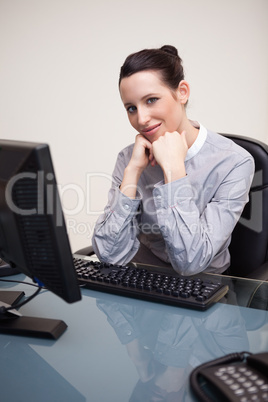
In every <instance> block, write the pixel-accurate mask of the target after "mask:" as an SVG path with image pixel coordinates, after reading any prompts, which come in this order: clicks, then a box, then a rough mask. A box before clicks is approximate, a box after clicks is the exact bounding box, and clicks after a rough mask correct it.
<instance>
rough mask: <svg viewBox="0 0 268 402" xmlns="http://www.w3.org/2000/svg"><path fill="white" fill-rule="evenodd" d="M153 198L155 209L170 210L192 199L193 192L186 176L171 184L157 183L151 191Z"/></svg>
mask: <svg viewBox="0 0 268 402" xmlns="http://www.w3.org/2000/svg"><path fill="white" fill-rule="evenodd" d="M153 197H154V203H155V207H156V208H157V209H158V208H169V207H171V208H172V207H173V206H175V205H176V204H178V203H182V202H184V201H189V200H190V199H192V198H193V197H194V191H193V188H192V185H191V183H190V181H189V178H188V176H185V177H182V178H181V179H178V180H175V181H172V182H171V183H166V184H165V183H164V182H163V181H161V182H158V183H157V184H155V188H154V189H153Z"/></svg>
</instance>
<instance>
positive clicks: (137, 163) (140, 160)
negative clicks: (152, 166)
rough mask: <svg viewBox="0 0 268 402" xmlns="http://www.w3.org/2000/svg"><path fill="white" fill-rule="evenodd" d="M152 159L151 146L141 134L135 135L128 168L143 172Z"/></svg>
mask: <svg viewBox="0 0 268 402" xmlns="http://www.w3.org/2000/svg"><path fill="white" fill-rule="evenodd" d="M153 159H154V157H153V149H152V144H151V143H150V141H148V140H147V139H146V138H145V137H144V136H143V135H142V134H138V135H136V139H135V145H134V148H133V152H132V156H131V159H130V161H129V164H128V166H129V167H131V168H132V169H135V170H137V171H140V173H142V172H143V170H144V169H145V168H146V167H147V166H148V164H149V163H150V162H152V161H153Z"/></svg>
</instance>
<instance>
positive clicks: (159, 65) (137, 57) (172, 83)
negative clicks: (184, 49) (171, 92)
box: [119, 45, 184, 89]
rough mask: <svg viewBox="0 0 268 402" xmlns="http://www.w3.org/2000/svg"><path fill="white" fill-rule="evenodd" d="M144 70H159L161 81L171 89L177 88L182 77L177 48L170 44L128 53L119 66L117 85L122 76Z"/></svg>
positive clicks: (180, 61)
mask: <svg viewBox="0 0 268 402" xmlns="http://www.w3.org/2000/svg"><path fill="white" fill-rule="evenodd" d="M144 70H155V71H159V72H160V73H161V76H162V80H163V82H164V83H165V84H166V85H167V86H168V87H170V88H171V89H177V88H178V85H179V83H180V81H181V80H183V79H184V72H183V67H182V60H181V58H180V56H179V55H178V51H177V49H176V48H175V47H174V46H170V45H165V46H162V47H161V48H160V49H144V50H141V51H139V52H137V53H132V54H130V55H129V56H128V57H127V58H126V60H125V62H124V64H123V66H122V67H121V70H120V76H119V85H120V83H121V80H122V79H123V78H126V77H129V76H131V75H132V74H135V73H138V72H139V71H144Z"/></svg>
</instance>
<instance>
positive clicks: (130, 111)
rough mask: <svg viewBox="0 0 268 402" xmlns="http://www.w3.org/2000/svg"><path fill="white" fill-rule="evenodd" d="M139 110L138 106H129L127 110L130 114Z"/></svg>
mask: <svg viewBox="0 0 268 402" xmlns="http://www.w3.org/2000/svg"><path fill="white" fill-rule="evenodd" d="M136 110H137V108H136V106H129V107H128V108H127V112H128V113H134V112H135V111H136Z"/></svg>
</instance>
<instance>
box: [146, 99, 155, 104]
mask: <svg viewBox="0 0 268 402" xmlns="http://www.w3.org/2000/svg"><path fill="white" fill-rule="evenodd" d="M157 100H158V98H150V99H148V100H147V103H149V104H151V103H155V102H156V101H157Z"/></svg>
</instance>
